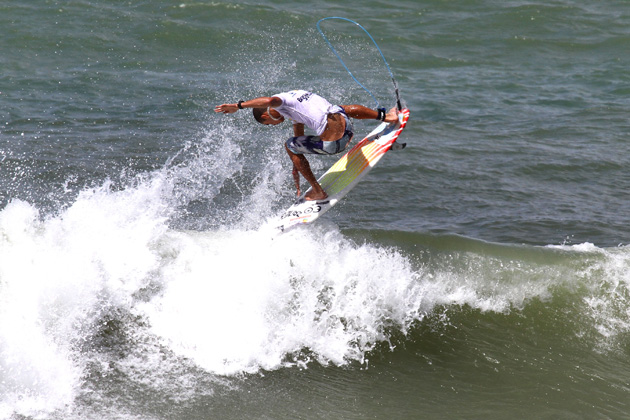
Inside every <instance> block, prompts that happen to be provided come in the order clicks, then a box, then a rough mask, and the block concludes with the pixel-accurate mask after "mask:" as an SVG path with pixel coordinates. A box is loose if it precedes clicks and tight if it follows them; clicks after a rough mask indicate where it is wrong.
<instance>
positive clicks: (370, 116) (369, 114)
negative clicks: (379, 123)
mask: <svg viewBox="0 0 630 420" xmlns="http://www.w3.org/2000/svg"><path fill="white" fill-rule="evenodd" d="M341 107H342V108H343V110H344V111H345V112H346V115H348V116H349V117H350V118H356V119H357V120H378V119H379V116H380V114H379V111H378V110H376V109H372V108H368V107H366V106H363V105H341ZM383 121H385V122H388V123H392V122H396V121H398V111H396V108H392V109H390V110H389V112H387V113H386V114H385V119H384V120H383Z"/></svg>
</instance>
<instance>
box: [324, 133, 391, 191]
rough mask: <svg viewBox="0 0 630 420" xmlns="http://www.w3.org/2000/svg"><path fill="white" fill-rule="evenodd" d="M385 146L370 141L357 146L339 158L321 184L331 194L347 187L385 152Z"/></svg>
mask: <svg viewBox="0 0 630 420" xmlns="http://www.w3.org/2000/svg"><path fill="white" fill-rule="evenodd" d="M384 149H385V147H384V146H383V145H381V144H378V143H376V142H368V144H366V145H364V146H363V147H357V148H355V150H352V151H350V152H348V153H347V154H346V155H345V156H344V157H342V158H341V159H339V161H338V162H337V163H335V164H334V165H333V166H332V167H331V168H330V169H329V170H328V172H326V174H324V176H323V177H322V179H320V185H321V186H322V188H323V189H324V190H325V191H326V192H327V193H328V195H329V196H332V195H335V194H337V193H338V192H340V191H342V190H343V189H344V188H346V187H347V186H348V185H350V183H352V181H354V180H355V179H356V178H357V177H358V176H359V175H361V173H362V172H363V171H364V170H365V168H367V167H368V166H369V165H370V163H372V162H373V161H374V159H375V158H377V157H379V156H381V155H382V154H383V153H385V150H384Z"/></svg>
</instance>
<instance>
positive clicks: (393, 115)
mask: <svg viewBox="0 0 630 420" xmlns="http://www.w3.org/2000/svg"><path fill="white" fill-rule="evenodd" d="M396 121H398V110H397V109H396V108H392V109H390V110H389V112H388V113H387V115H385V122H388V123H393V122H396Z"/></svg>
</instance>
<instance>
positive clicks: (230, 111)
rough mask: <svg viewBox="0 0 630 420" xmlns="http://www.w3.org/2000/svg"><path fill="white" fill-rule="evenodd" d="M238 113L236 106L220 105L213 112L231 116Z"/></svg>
mask: <svg viewBox="0 0 630 420" xmlns="http://www.w3.org/2000/svg"><path fill="white" fill-rule="evenodd" d="M236 111H238V105H237V104H222V105H217V106H215V107H214V112H223V113H224V114H233V113H235V112H236Z"/></svg>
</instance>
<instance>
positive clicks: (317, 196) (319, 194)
mask: <svg viewBox="0 0 630 420" xmlns="http://www.w3.org/2000/svg"><path fill="white" fill-rule="evenodd" d="M285 149H286V150H287V153H288V154H289V157H290V158H291V161H292V162H293V166H294V167H295V168H296V169H297V170H298V172H299V173H300V174H302V176H303V177H304V179H306V181H307V182H308V183H309V184H311V188H312V189H311V191H309V192H308V194H306V196H304V198H305V199H306V200H323V199H324V198H326V197H328V194H326V191H324V190H323V189H322V186H321V185H319V182H317V179H316V178H315V175H313V171H311V165H309V163H308V160H306V158H305V157H304V155H300V154H296V153H293V152H292V151H290V150H289V148H288V147H286V145H285Z"/></svg>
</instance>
